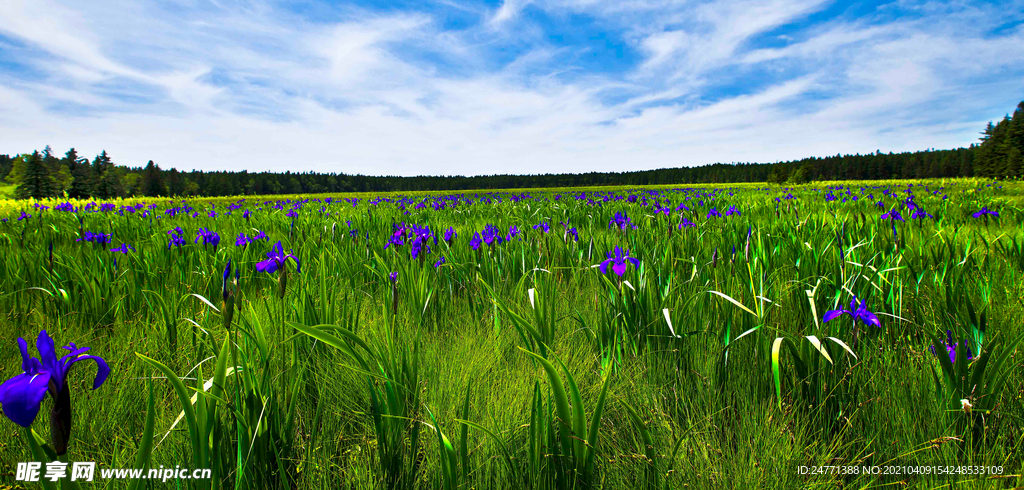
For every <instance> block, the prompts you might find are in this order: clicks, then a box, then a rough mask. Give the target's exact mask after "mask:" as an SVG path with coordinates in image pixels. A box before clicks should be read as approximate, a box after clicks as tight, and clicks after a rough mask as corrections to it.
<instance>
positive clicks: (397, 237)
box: [384, 223, 408, 250]
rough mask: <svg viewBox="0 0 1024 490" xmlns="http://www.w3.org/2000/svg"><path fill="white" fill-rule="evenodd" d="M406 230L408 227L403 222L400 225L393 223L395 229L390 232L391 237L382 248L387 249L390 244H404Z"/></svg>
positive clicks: (399, 245)
mask: <svg viewBox="0 0 1024 490" xmlns="http://www.w3.org/2000/svg"><path fill="white" fill-rule="evenodd" d="M406 230H408V228H407V227H406V226H405V223H402V224H401V225H395V231H394V233H392V234H391V238H390V239H389V240H388V242H387V243H385V244H384V250H387V249H388V247H390V246H392V245H395V246H397V247H401V246H402V245H405V232H406Z"/></svg>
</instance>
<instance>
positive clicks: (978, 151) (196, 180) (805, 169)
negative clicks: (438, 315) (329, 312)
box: [0, 102, 1024, 199]
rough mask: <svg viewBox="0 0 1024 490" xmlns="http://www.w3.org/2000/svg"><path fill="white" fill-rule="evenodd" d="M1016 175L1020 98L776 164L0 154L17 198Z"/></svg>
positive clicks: (1022, 130)
mask: <svg viewBox="0 0 1024 490" xmlns="http://www.w3.org/2000/svg"><path fill="white" fill-rule="evenodd" d="M1022 174H1024V102H1021V103H1020V104H1018V105H1017V108H1016V110H1015V111H1014V113H1013V115H1009V114H1007V115H1006V117H1004V118H1003V119H1002V120H1001V121H999V122H998V123H995V124H993V123H991V122H990V123H989V124H988V126H987V127H986V128H985V130H984V131H982V132H981V138H980V141H979V142H978V143H977V144H972V145H971V146H970V147H968V148H957V149H951V150H934V149H932V150H924V151H916V152H904V153H891V152H890V153H881V152H875V153H868V154H865V155H861V154H855V155H836V156H831V157H824V158H819V157H810V158H804V159H801V160H793V161H787V162H777V163H735V164H725V163H715V164H710V165H703V166H699V167H679V168H662V169H657V170H642V171H634V172H591V173H582V174H544V175H485V176H475V177H464V176H451V177H444V176H416V177H397V176H370V175H347V174H343V173H316V172H304V173H292V172H290V171H289V172H284V173H274V172H261V173H249V172H246V171H241V172H204V171H197V170H194V171H191V172H179V171H178V170H177V169H175V168H171V169H169V170H164V169H161V168H160V166H159V165H157V164H156V163H154V162H153V161H152V160H150V161H149V162H148V163H147V164H146V165H145V166H142V167H129V166H122V165H117V164H115V163H114V162H113V160H112V158H111V157H110V155H108V154H107V152H106V151H103V152H102V153H101V154H99V155H97V156H96V157H95V158H93V159H92V160H91V161H90V160H89V159H87V158H85V157H83V156H81V155H79V154H78V152H77V151H75V149H74V148H72V149H70V150H68V151H67V152H66V153H65V154H64V155H63V156H59V155H57V154H54V153H53V151H52V150H51V148H50V147H49V146H47V147H46V148H44V149H43V150H42V151H39V150H37V151H33V152H32V153H23V154H20V155H15V156H14V157H11V156H10V155H0V175H2V176H4V177H3V178H4V181H6V182H7V183H9V184H14V185H16V186H17V187H16V189H15V196H16V197H18V198H28V197H35V198H37V199H39V198H45V197H63V196H67V197H71V198H96V199H110V198H115V197H127V196H150V197H157V196H227V195H242V194H308V193H330V192H389V191H401V192H408V191H441V190H453V191H457V190H469V189H508V188H529V187H577V186H592V185H649V184H706V183H733V182H770V183H778V184H783V183H791V184H799V183H806V182H810V181H814V180H877V179H920V178H937V177H987V178H1013V177H1020V176H1022Z"/></svg>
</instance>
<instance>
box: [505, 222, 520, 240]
mask: <svg viewBox="0 0 1024 490" xmlns="http://www.w3.org/2000/svg"><path fill="white" fill-rule="evenodd" d="M517 236H519V227H518V226H516V225H512V226H510V227H508V236H507V237H505V241H506V242H511V241H512V239H513V238H515V237H517Z"/></svg>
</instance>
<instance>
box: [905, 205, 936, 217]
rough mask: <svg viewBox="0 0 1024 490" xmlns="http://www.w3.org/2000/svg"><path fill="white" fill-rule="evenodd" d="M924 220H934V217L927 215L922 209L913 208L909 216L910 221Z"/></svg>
mask: <svg viewBox="0 0 1024 490" xmlns="http://www.w3.org/2000/svg"><path fill="white" fill-rule="evenodd" d="M925 218H933V219H934V218H935V217H934V216H932V215H930V214H928V213H927V212H926V211H925V210H924V208H921V207H920V206H919V207H916V208H914V212H913V213H911V215H910V219H925Z"/></svg>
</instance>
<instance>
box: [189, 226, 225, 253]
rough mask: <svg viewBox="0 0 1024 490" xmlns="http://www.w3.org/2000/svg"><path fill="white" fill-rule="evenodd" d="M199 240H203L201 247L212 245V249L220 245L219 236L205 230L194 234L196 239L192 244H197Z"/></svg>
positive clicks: (201, 229) (202, 229)
mask: <svg viewBox="0 0 1024 490" xmlns="http://www.w3.org/2000/svg"><path fill="white" fill-rule="evenodd" d="M199 239H202V240H203V245H213V246H214V248H216V247H217V245H220V235H218V234H217V232H215V231H210V230H208V229H206V228H200V229H199V231H198V232H197V233H196V239H195V241H194V242H193V243H199Z"/></svg>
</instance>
